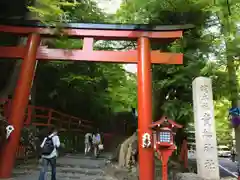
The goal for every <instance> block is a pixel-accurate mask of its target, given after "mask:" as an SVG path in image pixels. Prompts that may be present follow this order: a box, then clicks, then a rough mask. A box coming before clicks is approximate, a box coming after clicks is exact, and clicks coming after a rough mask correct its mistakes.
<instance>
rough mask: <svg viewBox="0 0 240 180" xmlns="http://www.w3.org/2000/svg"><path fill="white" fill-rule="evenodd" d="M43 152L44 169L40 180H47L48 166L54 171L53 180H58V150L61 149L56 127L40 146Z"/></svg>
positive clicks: (51, 128)
mask: <svg viewBox="0 0 240 180" xmlns="http://www.w3.org/2000/svg"><path fill="white" fill-rule="evenodd" d="M40 147H41V150H42V156H41V158H42V168H41V170H40V175H39V179H38V180H46V178H45V177H46V174H47V170H48V165H49V164H50V166H51V169H52V178H51V180H56V160H57V156H58V152H57V149H58V148H59V147H60V140H59V136H58V133H57V130H56V128H55V127H54V126H52V127H50V129H49V132H48V135H47V136H46V137H45V138H44V140H43V142H42V144H41V145H40Z"/></svg>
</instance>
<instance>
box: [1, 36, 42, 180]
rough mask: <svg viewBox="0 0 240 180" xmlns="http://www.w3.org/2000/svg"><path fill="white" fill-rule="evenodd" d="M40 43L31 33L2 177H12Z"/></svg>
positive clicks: (4, 156) (16, 96) (14, 99)
mask: <svg viewBox="0 0 240 180" xmlns="http://www.w3.org/2000/svg"><path fill="white" fill-rule="evenodd" d="M39 44H40V36H39V35H37V34H31V35H29V38H28V42H27V46H26V53H25V57H24V60H23V61H22V65H21V71H20V74H19V79H18V82H17V86H16V88H15V93H14V98H13V103H12V108H11V114H10V116H9V123H10V124H11V125H13V127H14V129H15V130H14V131H13V132H12V134H11V136H10V138H9V139H8V142H7V143H6V145H5V146H4V148H3V151H2V154H1V159H0V178H10V177H11V173H12V168H13V166H14V162H15V153H16V151H17V148H18V145H19V140H20V137H21V129H22V127H23V124H24V117H25V108H26V106H27V104H28V97H29V93H30V89H31V85H32V79H33V77H34V70H35V64H36V54H37V48H38V46H39Z"/></svg>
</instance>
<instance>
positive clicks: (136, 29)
mask: <svg viewBox="0 0 240 180" xmlns="http://www.w3.org/2000/svg"><path fill="white" fill-rule="evenodd" d="M0 22H1V24H2V25H0V32H8V33H14V34H19V35H24V36H28V41H27V44H26V45H25V46H22V45H20V46H15V47H0V58H21V59H23V61H22V65H21V71H20V74H19V79H18V82H17V87H16V89H15V93H14V97H13V102H12V109H11V115H10V117H9V123H11V124H12V125H13V126H14V128H15V130H14V131H13V133H12V134H11V137H10V139H9V141H8V143H7V144H6V146H5V147H4V148H3V151H2V154H1V159H0V178H9V177H11V172H12V169H13V165H14V162H15V152H16V150H17V147H18V145H19V139H20V135H21V129H22V126H23V121H24V113H25V108H26V106H27V104H28V96H29V93H30V89H31V83H32V80H33V77H34V70H35V64H36V59H38V60H45V61H46V60H48V61H50V60H51V61H54V60H70V61H95V62H114V63H137V67H138V126H139V127H138V129H139V169H140V170H139V177H140V180H154V174H155V172H154V150H153V148H143V146H142V139H141V138H142V136H143V134H145V133H149V134H152V132H151V129H149V125H150V124H152V87H151V84H152V80H151V63H156V64H182V62H183V55H182V54H181V53H163V52H159V51H151V49H150V40H152V39H154V40H160V41H159V42H160V43H161V42H162V41H161V40H164V42H165V41H168V42H172V41H173V40H175V39H178V38H181V37H182V36H183V31H184V30H187V29H191V28H193V26H192V25H178V26H175V25H170V26H166V25H164V26H153V25H123V24H83V23H70V24H65V25H63V32H64V33H66V35H68V36H69V37H73V38H79V39H80V38H81V39H83V48H82V49H81V50H66V49H49V48H46V47H43V46H40V41H41V37H44V36H51V37H54V36H56V35H55V34H54V29H53V28H54V27H46V26H44V25H43V24H41V23H39V22H36V21H22V22H19V21H13V20H8V21H5V22H4V21H0ZM94 40H137V44H138V46H137V50H130V51H95V50H93V42H94Z"/></svg>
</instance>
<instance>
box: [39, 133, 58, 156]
mask: <svg viewBox="0 0 240 180" xmlns="http://www.w3.org/2000/svg"><path fill="white" fill-rule="evenodd" d="M48 137H50V138H51V137H52V141H53V145H54V149H53V151H52V153H51V154H49V155H42V158H46V159H51V158H53V157H57V156H58V153H57V149H56V148H58V147H59V146H60V140H59V137H58V135H57V134H56V133H52V134H51V135H50V136H48ZM46 140H47V137H45V138H44V140H43V142H42V144H41V145H40V147H41V148H43V146H44V144H45V142H46Z"/></svg>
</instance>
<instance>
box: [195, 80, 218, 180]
mask: <svg viewBox="0 0 240 180" xmlns="http://www.w3.org/2000/svg"><path fill="white" fill-rule="evenodd" d="M193 106H194V123H195V140H196V159H197V164H198V167H197V168H198V170H197V171H198V174H199V176H200V178H202V179H204V180H217V179H219V168H218V155H217V141H216V130H215V122H214V106H213V99H212V83H211V79H210V78H206V77H198V78H196V79H195V80H194V81H193Z"/></svg>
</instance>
